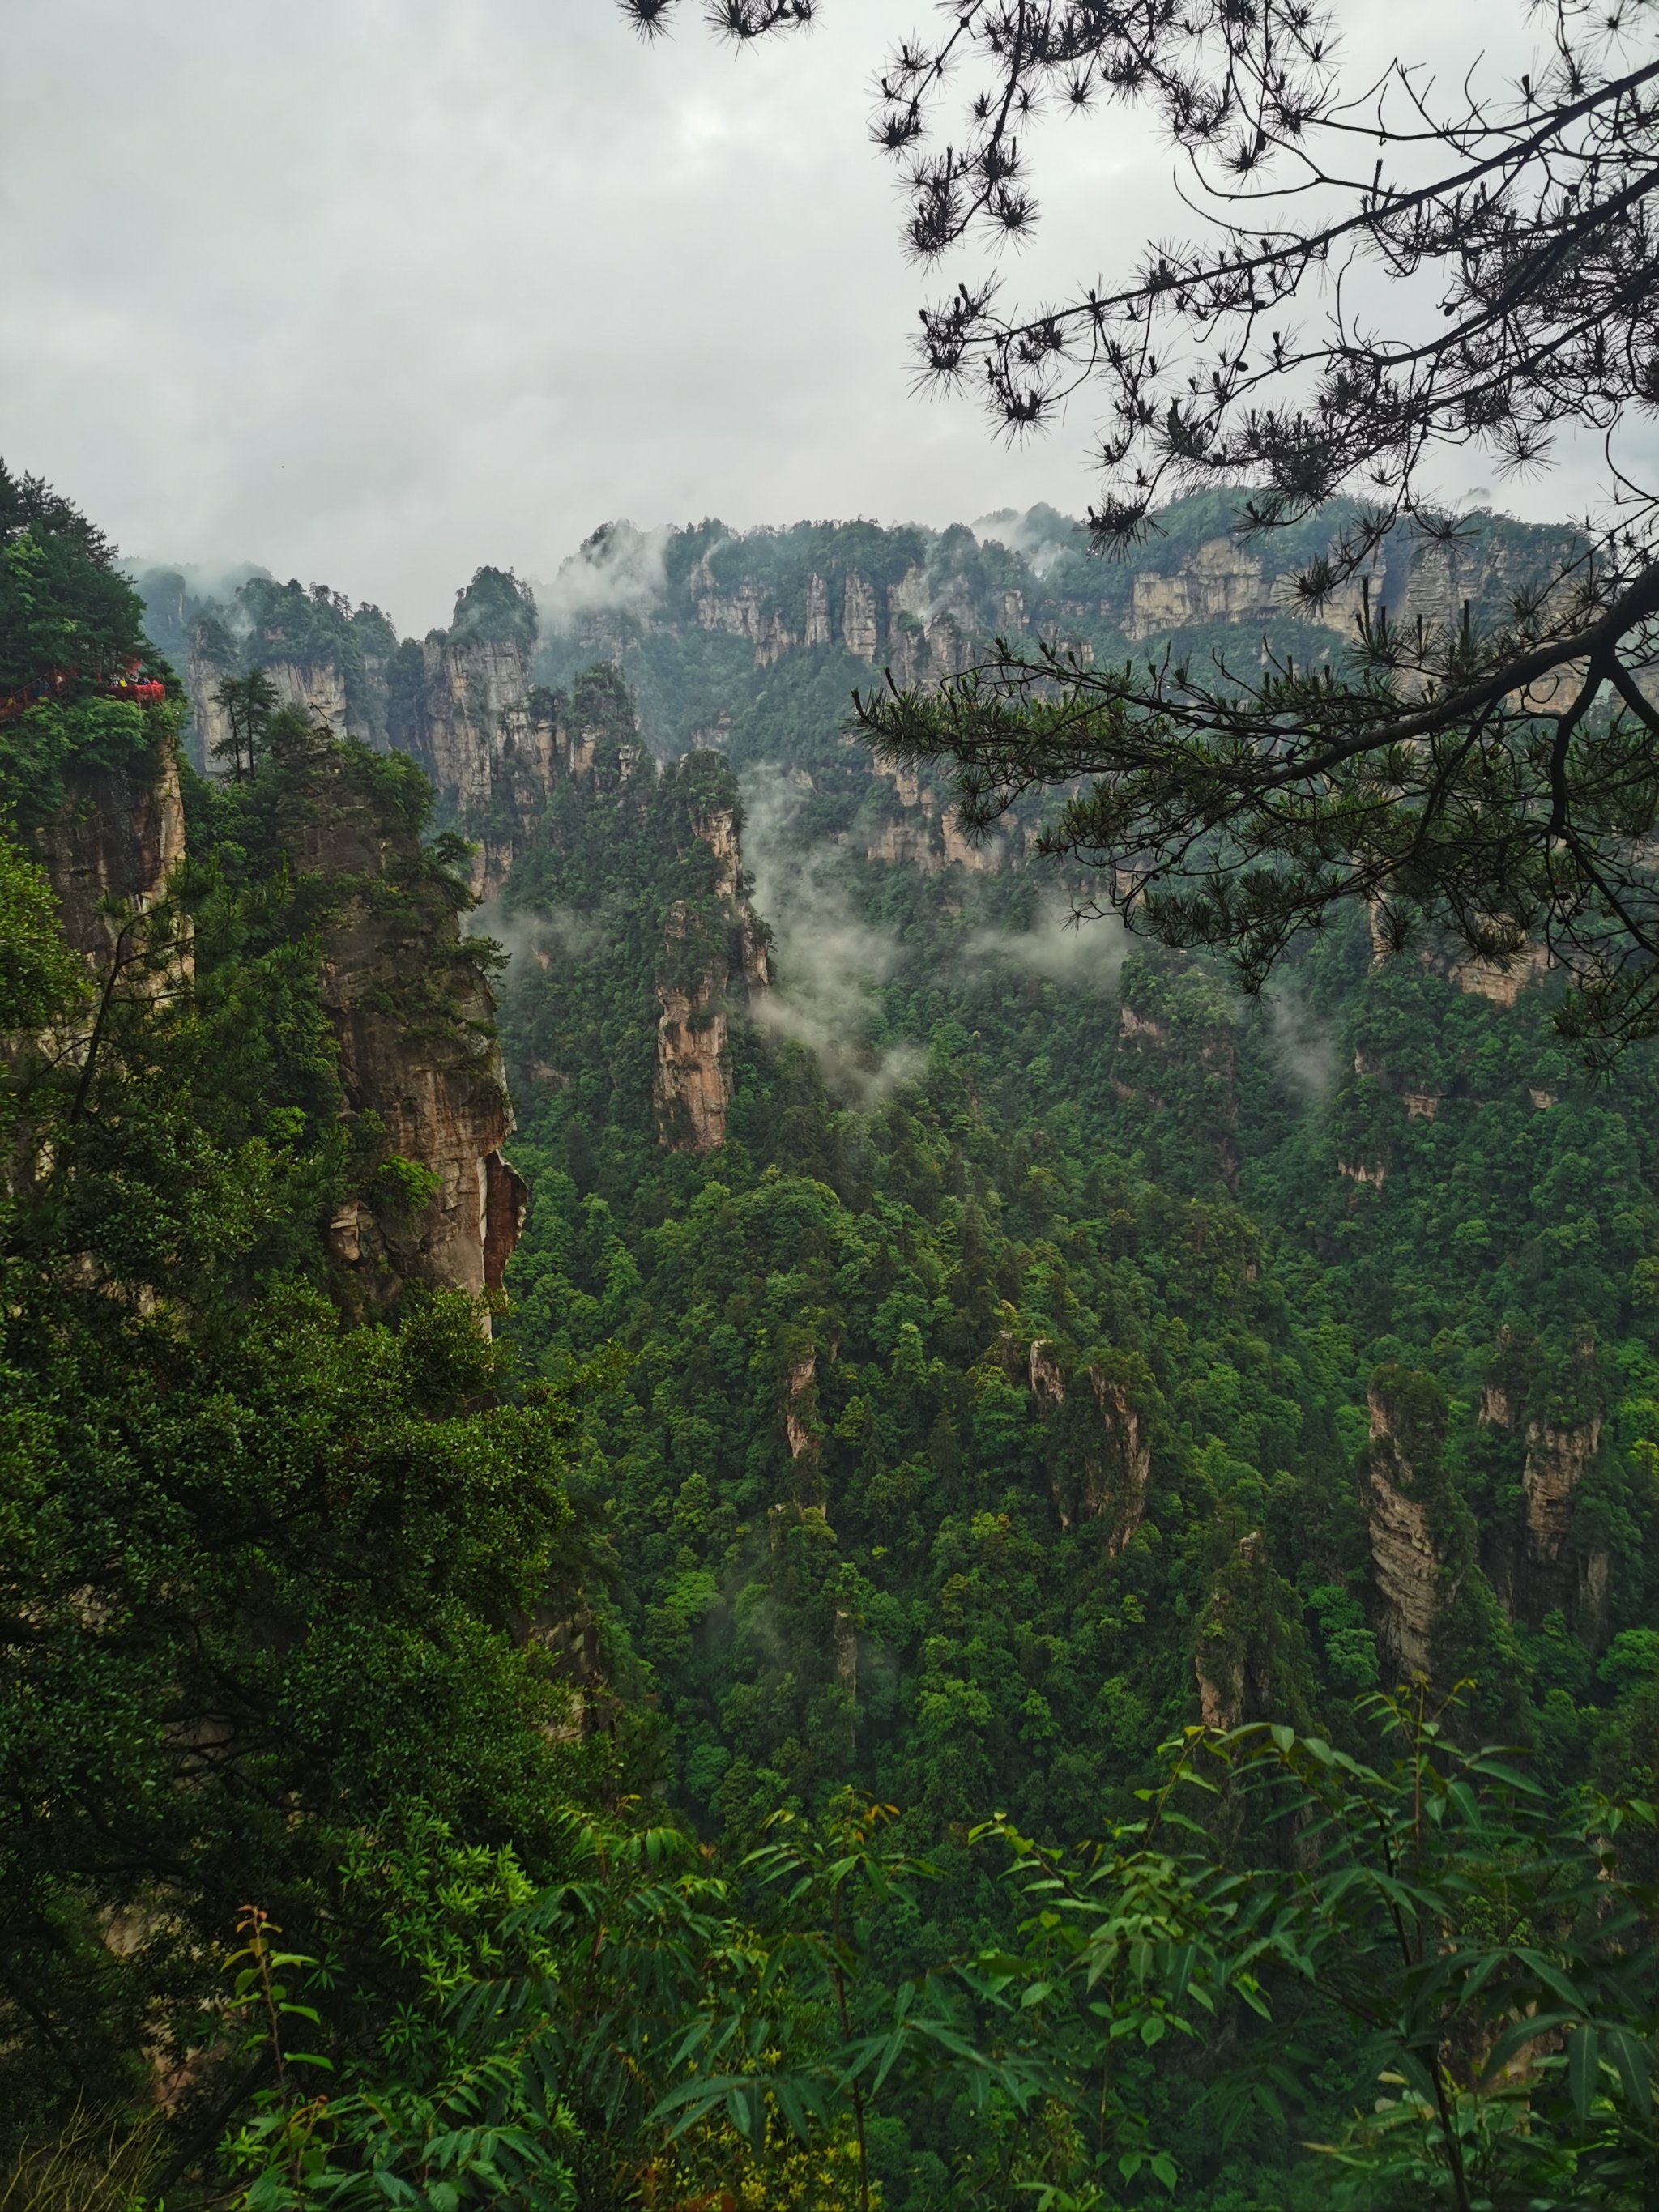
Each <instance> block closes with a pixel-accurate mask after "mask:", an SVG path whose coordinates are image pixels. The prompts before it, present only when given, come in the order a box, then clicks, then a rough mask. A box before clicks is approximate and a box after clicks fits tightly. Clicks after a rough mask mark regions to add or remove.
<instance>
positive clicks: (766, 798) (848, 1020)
mask: <svg viewBox="0 0 1659 2212" xmlns="http://www.w3.org/2000/svg"><path fill="white" fill-rule="evenodd" d="M801 803H802V793H800V792H799V790H796V789H794V788H793V787H792V786H791V785H790V784H789V782H788V781H787V779H786V778H785V777H784V776H782V775H778V774H776V773H775V772H770V773H763V774H762V775H758V776H756V777H754V778H753V779H752V780H750V781H748V782H746V783H745V785H744V833H743V844H744V859H745V860H746V861H747V863H748V866H749V867H750V872H752V874H753V876H754V879H755V905H756V908H757V910H758V911H759V913H760V914H761V915H762V916H763V918H764V919H765V920H766V921H768V922H769V923H770V924H771V926H772V930H773V933H774V938H775V954H774V966H775V987H774V988H773V989H771V990H770V991H768V992H766V993H764V994H762V995H761V996H760V997H759V998H757V1000H756V1001H755V1002H754V1012H755V1016H756V1018H757V1020H758V1021H759V1022H760V1023H761V1024H763V1026H764V1027H766V1028H768V1029H770V1030H773V1031H774V1032H775V1034H776V1035H777V1036H785V1037H789V1038H791V1039H793V1041H794V1042H796V1043H798V1044H804V1045H805V1046H807V1047H808V1048H809V1049H811V1051H812V1052H814V1053H816V1054H817V1058H818V1064H819V1066H820V1067H821V1069H822V1070H823V1079H824V1081H825V1083H826V1084H828V1085H829V1088H830V1089H831V1091H834V1092H835V1093H836V1095H837V1096H838V1097H842V1098H844V1099H846V1100H848V1101H849V1102H850V1103H853V1104H854V1105H858V1106H865V1107H867V1106H871V1105H873V1104H874V1103H876V1101H877V1100H878V1099H879V1098H881V1097H884V1096H885V1095H886V1094H887V1093H888V1092H889V1091H892V1090H893V1089H894V1088H895V1087H896V1085H898V1084H900V1083H902V1082H904V1081H906V1080H907V1079H908V1078H909V1077H911V1076H913V1075H915V1074H916V1073H918V1072H919V1071H920V1069H921V1065H922V1055H921V1054H920V1053H919V1052H917V1051H915V1049H913V1048H908V1047H901V1048H897V1049H891V1050H885V1051H884V1050H880V1049H878V1048H877V1047H876V1046H875V1045H874V1044H873V1043H872V1041H871V1035H870V1032H871V1029H872V1024H873V1021H874V1018H875V1015H876V1012H877V1011H878V1009H877V1006H876V994H877V992H878V989H879V987H880V986H881V985H882V984H883V983H884V982H885V981H886V980H887V978H888V977H889V976H890V975H891V974H892V972H893V970H894V969H895V967H896V965H897V963H898V957H899V948H898V945H897V944H896V942H895V941H894V940H893V939H891V938H889V937H885V936H884V935H883V934H882V933H880V932H879V931H878V930H874V929H872V928H871V927H869V925H868V924H867V923H866V922H864V921H860V919H859V918H858V916H857V915H855V914H854V912H853V910H852V907H851V904H850V902H848V898H847V896H846V895H845V894H844V893H843V892H842V890H841V889H840V887H839V886H838V885H837V884H836V883H835V881H834V880H833V877H832V874H831V861H830V859H829V855H828V854H825V853H824V852H823V851H822V850H820V849H817V848H813V847H811V846H810V845H807V844H806V843H805V842H804V841H802V840H800V839H798V838H796V837H794V836H792V835H791V829H792V825H793V821H794V818H795V816H796V814H797V813H798V811H799V808H800V805H801Z"/></svg>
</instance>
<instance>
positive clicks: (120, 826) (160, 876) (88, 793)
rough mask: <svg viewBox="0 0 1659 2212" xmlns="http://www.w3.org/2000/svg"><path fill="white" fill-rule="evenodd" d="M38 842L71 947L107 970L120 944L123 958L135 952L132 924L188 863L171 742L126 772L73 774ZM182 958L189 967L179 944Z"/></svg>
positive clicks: (82, 771)
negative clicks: (133, 948) (181, 867)
mask: <svg viewBox="0 0 1659 2212" xmlns="http://www.w3.org/2000/svg"><path fill="white" fill-rule="evenodd" d="M37 842H38V847H39V850H40V858H41V860H42V862H43V863H44V865H45V867H46V873H47V874H48V876H49V877H50V878H51V879H52V889H53V890H55V891H56V892H57V894H58V905H59V906H60V908H62V910H63V916H64V933H65V934H66V935H67V936H68V939H69V941H70V944H71V945H74V946H75V948H76V951H79V952H83V953H85V954H86V955H87V957H88V959H90V960H91V961H92V962H93V963H94V965H96V966H98V967H100V968H106V967H107V965H108V963H109V962H110V960H111V959H112V957H114V955H115V952H116V950H117V945H118V942H119V943H121V945H122V950H123V953H124V955H125V951H128V950H130V949H131V931H130V929H128V924H129V923H130V922H131V921H132V920H133V919H135V918H136V917H138V916H140V915H143V914H145V913H146V912H148V911H149V908H152V907H154V906H155V905H156V904H157V903H158V902H159V901H160V900H161V899H162V898H163V897H164V896H166V893H167V886H168V884H169V883H170V882H171V880H172V878H173V875H174V874H175V873H176V872H177V870H178V869H179V866H180V865H181V864H182V862H183V860H184V857H185V810H184V804H183V801H182V799H180V797H179V762H178V757H177V755H176V753H175V752H174V750H173V744H172V742H171V741H170V740H169V741H167V743H165V744H161V745H160V746H158V747H157V748H156V750H155V751H154V752H153V753H150V754H147V755H144V756H143V757H141V758H139V759H138V760H137V761H136V762H134V763H132V764H131V765H130V766H128V767H125V768H119V769H75V770H72V771H71V773H70V775H69V777H68V779H67V788H66V791H65V794H64V802H63V804H62V805H61V806H59V807H58V811H56V813H55V814H53V815H52V817H51V819H50V820H49V821H47V822H46V823H45V824H44V825H43V826H42V828H41V829H40V832H39V836H38V841H37ZM112 906H114V907H116V908H118V909H119V911H118V912H117V913H112V912H111V911H110V910H109V909H110V908H111V907H112ZM124 931H125V932H126V936H125V939H124V936H123V933H124ZM177 957H178V959H179V961H181V962H184V963H186V964H187V962H188V946H187V944H185V943H184V942H182V941H181V943H180V945H179V948H178V953H177Z"/></svg>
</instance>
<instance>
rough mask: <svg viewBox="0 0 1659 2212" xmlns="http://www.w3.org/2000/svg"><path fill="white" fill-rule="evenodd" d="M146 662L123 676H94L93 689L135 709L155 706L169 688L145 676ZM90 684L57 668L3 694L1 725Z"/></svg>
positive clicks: (75, 672) (0, 698)
mask: <svg viewBox="0 0 1659 2212" xmlns="http://www.w3.org/2000/svg"><path fill="white" fill-rule="evenodd" d="M142 670H143V662H142V661H137V660H135V661H133V662H131V664H130V665H128V667H127V669H126V671H125V673H124V674H122V675H120V676H105V677H94V678H91V679H90V689H91V690H92V692H93V694H94V696H95V697H97V698H100V699H125V700H128V701H130V702H131V704H132V705H134V706H135V707H154V706H155V705H156V704H158V703H159V702H160V701H161V700H163V699H165V698H166V697H167V685H166V684H162V683H161V682H159V681H158V680H157V679H156V678H155V677H153V676H145V675H144V674H143V673H142ZM85 682H86V679H84V678H82V676H81V674H80V672H79V671H78V670H76V669H73V668H54V669H52V671H51V672H50V673H49V674H47V675H46V676H42V677H38V678H36V679H35V681H34V682H33V683H32V684H27V686H25V687H24V689H23V690H18V691H0V722H12V721H15V720H17V718H18V716H19V715H21V714H27V712H28V710H29V708H31V707H38V706H39V705H40V702H41V701H42V700H43V699H58V698H61V697H62V696H64V693H65V692H66V691H68V690H70V687H71V686H72V685H75V686H79V685H82V684H84V683H85Z"/></svg>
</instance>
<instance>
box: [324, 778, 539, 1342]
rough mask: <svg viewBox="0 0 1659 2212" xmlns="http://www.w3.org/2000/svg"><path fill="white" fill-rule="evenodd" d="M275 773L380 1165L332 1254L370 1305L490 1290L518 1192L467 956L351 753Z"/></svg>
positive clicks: (507, 1117)
mask: <svg viewBox="0 0 1659 2212" xmlns="http://www.w3.org/2000/svg"><path fill="white" fill-rule="evenodd" d="M283 765H284V768H285V770H286V781H285V790H284V795H283V833H284V842H285V843H286V845H287V847H288V849H289V854H290V859H291V865H292V866H293V867H294V869H295V872H296V873H297V874H301V875H307V876H313V877H315V878H319V879H320V880H321V881H322V883H323V884H325V885H326V886H327V887H328V889H329V890H330V891H331V892H333V893H334V896H332V897H331V902H330V904H329V907H328V910H327V918H326V921H325V923H324V925H323V927H321V929H320V930H319V938H320V945H321V953H322V972H323V997H324V1003H325V1006H326V1008H327V1011H328V1014H329V1017H330V1019H331V1022H332V1024H333V1025H334V1030H335V1034H336V1036H337V1040H338V1044H339V1052H340V1078H341V1083H342V1085H343V1091H344V1094H345V1099H346V1103H347V1108H348V1110H349V1112H350V1113H351V1114H352V1115H354V1116H355V1117H356V1118H357V1119H358V1120H359V1121H360V1123H362V1124H365V1125H368V1126H377V1127H378V1128H379V1130H380V1132H382V1133H383V1139H382V1141H383V1146H384V1151H385V1154H386V1159H387V1161H388V1163H389V1164H388V1165H387V1166H386V1167H384V1168H382V1169H381V1170H380V1171H379V1173H378V1174H377V1175H376V1176H374V1177H373V1178H372V1179H371V1180H370V1182H369V1185H368V1194H367V1195H365V1196H362V1197H359V1198H357V1199H356V1200H352V1201H351V1202H350V1203H349V1205H348V1206H346V1207H344V1208H343V1210H342V1212H340V1213H339V1214H338V1215H337V1216H336V1218H335V1219H334V1221H333V1223H332V1224H331V1232H330V1244H331V1250H332V1252H333V1255H334V1257H335V1259H336V1261H337V1262H338V1264H339V1266H340V1267H341V1269H342V1272H343V1279H345V1281H346V1282H347V1284H348V1285H349V1286H351V1287H353V1288H354V1289H355V1291H356V1293H357V1294H358V1295H360V1296H361V1297H362V1298H363V1299H364V1301H365V1302H366V1303H369V1304H380V1303H384V1302H385V1301H386V1299H387V1298H389V1297H392V1295H394V1294H395V1292H396V1291H397V1289H398V1286H399V1285H401V1284H402V1283H404V1282H409V1281H413V1282H421V1283H426V1284H429V1285H432V1286H433V1287H434V1288H437V1289H454V1290H464V1291H472V1292H480V1291H485V1290H496V1289H499V1288H500V1286H501V1273H502V1270H503V1269H504V1267H506V1264H507V1258H508V1256H509V1255H510V1254H511V1252H512V1249H513V1243H514V1242H515V1241H516V1238H517V1237H518V1232H519V1225H520V1221H521V1219H522V1218H523V1210H524V1203H525V1197H526V1189H525V1186H524V1184H523V1182H522V1181H521V1180H520V1177H519V1176H518V1175H517V1174H516V1172H515V1171H514V1170H513V1168H512V1167H511V1166H510V1165H509V1164H508V1163H507V1160H506V1159H505V1158H503V1156H502V1152H501V1146H502V1145H503V1143H504V1142H505V1140H506V1139H507V1134H508V1133H509V1131H510V1130H511V1128H512V1127H513V1115H512V1109H511V1107H510V1105H509V1103H508V1101H507V1085H506V1080H505V1077H504V1073H503V1071H502V1066H501V1049H500V1047H499V1045H498V1044H497V1042H496V1038H495V1000H494V998H493V996H492V994H491V992H490V988H489V982H488V980H487V978H486V975H485V972H484V969H483V967H482V965H481V964H480V963H479V960H478V958H477V948H476V947H473V946H471V945H468V944H467V943H466V942H465V940H464V939H463V938H462V935H461V930H460V921H459V915H458V913H457V911H456V907H455V903H454V901H453V896H452V895H451V894H450V893H449V891H448V890H447V887H446V885H445V884H444V881H443V879H442V878H441V874H440V873H439V872H438V871H437V870H436V869H435V868H434V867H433V866H432V865H431V863H430V861H429V860H428V856H427V855H426V854H425V853H424V852H423V850H422V847H421V844H420V841H419V836H418V832H417V831H416V829H415V828H414V827H413V826H412V825H410V824H409V823H407V822H406V821H404V820H403V819H402V818H400V817H398V816H397V815H395V814H393V813H392V812H390V811H388V810H387V809H386V807H385V806H384V805H380V804H377V799H376V794H375V793H374V789H373V787H372V785H371V784H369V783H368V782H366V781H365V779H364V777H363V775H362V772H361V770H360V769H358V767H357V766H356V763H354V762H353V761H352V760H351V759H350V757H349V756H348V755H347V754H345V753H344V752H343V751H342V750H341V749H340V748H339V747H338V746H337V745H334V744H331V743H329V742H327V741H326V740H325V739H322V738H312V739H311V740H309V741H307V742H306V743H303V744H301V743H299V742H297V741H296V742H295V743H294V744H292V745H291V746H290V748H289V752H288V754H287V756H286V757H285V758H284V762H283ZM371 1116H372V1117H374V1121H373V1123H372V1124H371V1123H370V1122H369V1117H371ZM400 1163H402V1164H405V1165H404V1166H400V1165H399V1164H400ZM410 1169H412V1170H414V1172H413V1173H412V1174H411V1173H410V1172H409V1171H408V1170H410Z"/></svg>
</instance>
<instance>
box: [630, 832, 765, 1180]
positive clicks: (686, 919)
mask: <svg viewBox="0 0 1659 2212" xmlns="http://www.w3.org/2000/svg"><path fill="white" fill-rule="evenodd" d="M692 829H693V832H694V834H695V836H696V837H697V839H698V840H699V842H701V843H702V845H703V846H704V847H705V848H706V849H707V851H708V854H709V856H710V858H711V860H712V861H713V863H714V867H713V884H712V887H711V888H712V900H711V902H709V905H708V907H705V905H704V904H703V902H698V903H697V904H696V906H694V905H693V903H692V902H690V901H688V900H685V899H680V900H677V901H676V902H675V904H674V906H673V907H672V908H671V911H670V915H669V920H668V927H667V932H666V941H665V945H664V957H663V963H662V968H661V970H660V972H659V975H658V977H657V999H658V1002H659V1006H661V1009H662V1011H661V1013H660V1015H659V1018H658V1022H657V1066H656V1077H655V1086H654V1096H655V1102H656V1109H657V1130H658V1135H659V1139H660V1140H661V1142H662V1143H664V1144H665V1145H667V1146H671V1148H673V1149H674V1150H676V1151H680V1152H713V1151H714V1148H715V1147H716V1146H719V1145H722V1144H724V1143H725V1141H726V1115H727V1113H728V1111H729V1109H730V1108H731V1104H732V1063H731V1013H732V1008H733V1006H746V1005H747V1004H748V1003H749V1001H750V999H751V997H752V996H753V994H755V993H757V992H759V991H763V990H764V989H766V987H767V986H768V984H769V981H770V972H769V963H768V959H767V952H766V937H765V933H764V931H763V928H762V927H761V924H760V921H759V920H758V918H757V915H756V914H755V911H754V909H753V908H752V907H751V906H750V902H749V896H748V891H747V887H746V885H745V883H744V872H743V852H742V847H741V843H740V841H739V837H738V817H737V811H736V809H735V807H734V806H733V805H730V804H723V805H708V806H703V807H701V808H699V809H698V810H696V812H695V813H694V814H693V816H692ZM710 908H712V910H710Z"/></svg>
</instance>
